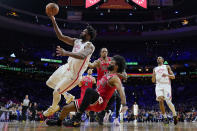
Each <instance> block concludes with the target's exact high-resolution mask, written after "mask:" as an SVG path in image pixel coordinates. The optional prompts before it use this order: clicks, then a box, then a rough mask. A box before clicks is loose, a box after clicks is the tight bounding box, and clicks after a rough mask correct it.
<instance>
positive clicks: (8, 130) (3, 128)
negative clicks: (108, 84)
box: [0, 122, 197, 131]
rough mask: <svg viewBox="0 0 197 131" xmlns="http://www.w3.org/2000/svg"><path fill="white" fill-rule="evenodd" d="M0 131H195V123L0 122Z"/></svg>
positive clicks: (196, 124)
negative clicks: (52, 124)
mask: <svg viewBox="0 0 197 131" xmlns="http://www.w3.org/2000/svg"><path fill="white" fill-rule="evenodd" d="M0 131H197V123H191V122H190V123H188V122H184V123H178V125H176V126H174V125H173V124H172V123H171V124H169V125H168V126H164V125H163V123H137V124H134V123H121V125H120V126H113V124H111V123H105V124H104V125H103V126H99V125H98V124H97V123H82V124H81V126H80V127H78V128H73V127H64V126H62V127H57V126H54V127H50V126H47V125H46V124H45V123H40V122H25V123H23V122H0Z"/></svg>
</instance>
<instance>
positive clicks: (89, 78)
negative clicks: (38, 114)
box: [79, 69, 96, 99]
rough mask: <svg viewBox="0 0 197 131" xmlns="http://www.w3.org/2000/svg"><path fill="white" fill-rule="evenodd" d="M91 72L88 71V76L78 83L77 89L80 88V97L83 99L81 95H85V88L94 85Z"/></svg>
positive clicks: (94, 81) (90, 70)
mask: <svg viewBox="0 0 197 131" xmlns="http://www.w3.org/2000/svg"><path fill="white" fill-rule="evenodd" d="M92 70H93V69H88V71H87V72H88V75H87V76H84V77H83V78H82V80H81V81H80V83H79V87H81V97H80V98H82V99H83V97H84V96H83V95H84V94H85V91H86V89H87V88H92V87H93V85H94V84H96V79H95V78H94V77H93V76H92Z"/></svg>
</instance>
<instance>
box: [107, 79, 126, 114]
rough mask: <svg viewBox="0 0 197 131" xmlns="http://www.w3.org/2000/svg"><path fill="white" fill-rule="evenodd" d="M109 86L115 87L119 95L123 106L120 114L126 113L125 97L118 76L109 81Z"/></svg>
mask: <svg viewBox="0 0 197 131" xmlns="http://www.w3.org/2000/svg"><path fill="white" fill-rule="evenodd" d="M109 84H110V85H112V86H115V87H116V88H117V91H118V92H119V94H120V99H121V104H122V105H123V107H122V110H121V112H123V113H124V112H126V111H127V109H128V107H127V105H126V97H125V92H124V89H123V87H122V83H121V81H120V79H119V78H118V76H114V77H112V78H111V79H110V80H109Z"/></svg>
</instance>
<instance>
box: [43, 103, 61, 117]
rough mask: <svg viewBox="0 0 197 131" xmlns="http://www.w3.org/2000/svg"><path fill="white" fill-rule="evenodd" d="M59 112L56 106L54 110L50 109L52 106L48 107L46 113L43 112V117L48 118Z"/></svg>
mask: <svg viewBox="0 0 197 131" xmlns="http://www.w3.org/2000/svg"><path fill="white" fill-rule="evenodd" d="M59 110H60V107H59V106H58V105H57V106H56V107H55V108H52V106H50V107H49V108H48V109H47V110H46V111H44V112H43V115H44V116H45V117H49V116H52V115H53V114H54V113H55V112H57V111H59Z"/></svg>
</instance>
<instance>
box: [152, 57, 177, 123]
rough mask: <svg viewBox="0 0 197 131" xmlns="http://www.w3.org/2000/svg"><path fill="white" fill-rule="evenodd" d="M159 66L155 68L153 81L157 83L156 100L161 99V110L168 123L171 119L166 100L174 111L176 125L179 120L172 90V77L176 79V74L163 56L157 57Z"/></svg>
mask: <svg viewBox="0 0 197 131" xmlns="http://www.w3.org/2000/svg"><path fill="white" fill-rule="evenodd" d="M157 63H158V66H157V67H155V68H154V69H153V76H152V82H153V83H156V88H155V92H156V100H157V101H159V107H160V110H161V112H162V114H163V116H164V124H168V123H169V121H168V119H167V116H166V113H165V107H164V100H165V101H166V103H167V105H168V107H169V108H170V110H171V111H172V113H173V118H174V124H175V125H176V124H177V122H178V119H177V113H176V111H175V107H174V105H173V103H172V101H171V99H172V92H171V82H170V81H171V79H175V76H174V74H173V72H172V70H171V68H170V66H169V65H164V64H163V63H164V59H163V57H161V56H160V57H158V58H157Z"/></svg>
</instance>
